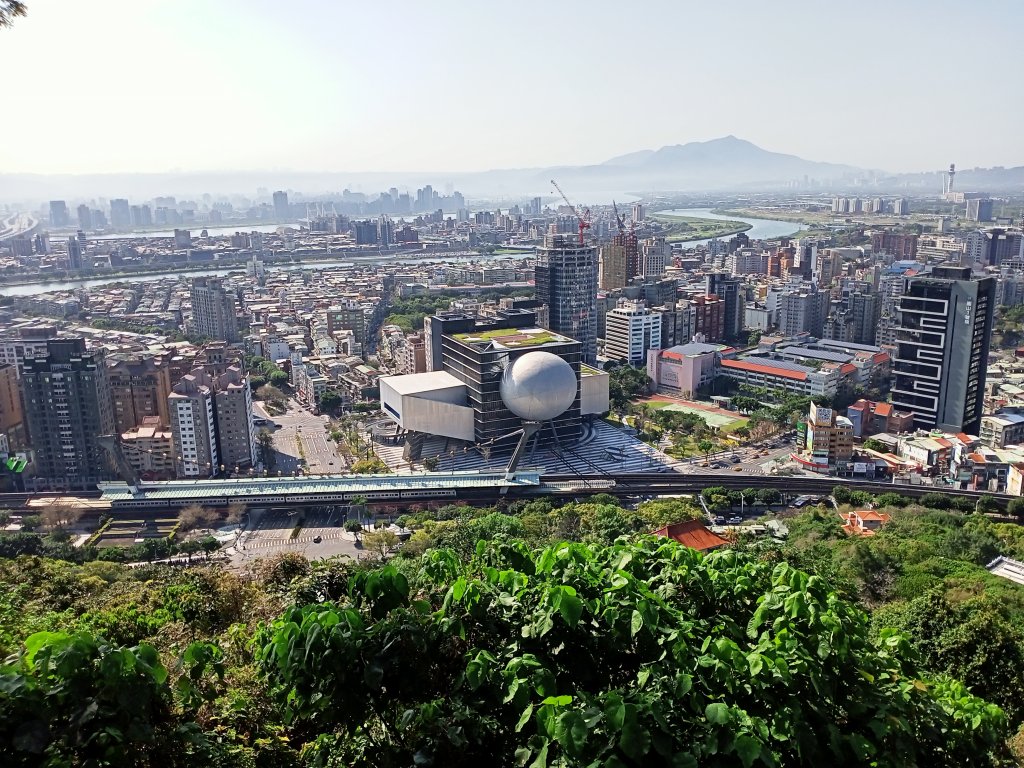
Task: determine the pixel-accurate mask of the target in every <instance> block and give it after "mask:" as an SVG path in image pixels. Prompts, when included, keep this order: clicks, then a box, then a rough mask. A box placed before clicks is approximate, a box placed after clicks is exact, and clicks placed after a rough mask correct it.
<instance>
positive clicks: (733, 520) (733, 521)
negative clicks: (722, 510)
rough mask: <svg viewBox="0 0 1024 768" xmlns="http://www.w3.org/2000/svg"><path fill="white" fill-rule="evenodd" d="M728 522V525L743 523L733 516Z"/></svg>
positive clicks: (740, 518) (741, 519)
mask: <svg viewBox="0 0 1024 768" xmlns="http://www.w3.org/2000/svg"><path fill="white" fill-rule="evenodd" d="M728 522H729V525H739V524H740V523H742V522H743V518H742V517H739V516H737V515H733V516H732V517H730V518H729V521H728Z"/></svg>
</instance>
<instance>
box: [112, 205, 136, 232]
mask: <svg viewBox="0 0 1024 768" xmlns="http://www.w3.org/2000/svg"><path fill="white" fill-rule="evenodd" d="M110 226H111V227H113V228H114V229H120V230H125V229H131V226H132V214H131V206H130V205H128V201H127V200H125V199H123V198H116V199H114V200H111V201H110Z"/></svg>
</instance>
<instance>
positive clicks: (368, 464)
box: [352, 456, 390, 475]
mask: <svg viewBox="0 0 1024 768" xmlns="http://www.w3.org/2000/svg"><path fill="white" fill-rule="evenodd" d="M389 471H390V470H389V469H388V465H387V464H385V463H384V462H383V461H381V460H380V459H379V458H377V457H376V456H373V457H372V458H369V459H360V460H359V461H357V462H356V463H355V464H353V465H352V472H353V473H354V474H357V475H379V474H384V473H386V472H389Z"/></svg>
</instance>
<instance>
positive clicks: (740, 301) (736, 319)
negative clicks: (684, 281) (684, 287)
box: [704, 272, 747, 341]
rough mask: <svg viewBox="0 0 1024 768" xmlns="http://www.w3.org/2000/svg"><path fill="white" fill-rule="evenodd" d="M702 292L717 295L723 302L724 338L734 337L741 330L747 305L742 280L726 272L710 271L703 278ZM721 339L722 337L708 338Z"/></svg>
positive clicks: (737, 335)
mask: <svg viewBox="0 0 1024 768" xmlns="http://www.w3.org/2000/svg"><path fill="white" fill-rule="evenodd" d="M704 293H705V295H707V296H718V297H719V298H720V299H722V301H724V302H725V308H724V313H725V314H724V321H723V322H724V323H725V325H724V326H723V329H722V330H723V333H724V334H725V337H724V338H726V339H735V338H738V337H739V335H740V331H742V330H743V320H744V317H743V310H744V309H745V308H746V306H747V301H746V296H745V295H744V293H743V281H742V280H740V279H738V278H735V277H733V276H732V275H730V274H729V273H728V272H712V273H710V274H709V275H708V276H707V277H706V278H705V279H704ZM709 340H710V341H721V340H722V339H720V338H719V339H709Z"/></svg>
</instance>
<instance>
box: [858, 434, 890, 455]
mask: <svg viewBox="0 0 1024 768" xmlns="http://www.w3.org/2000/svg"><path fill="white" fill-rule="evenodd" d="M864 447H865V448H866V449H868V450H869V451H877V452H878V453H888V452H889V449H888V448H887V447H886V445H885V443H883V442H882V441H881V440H875V438H873V437H869V438H868V439H867V440H865V441H864Z"/></svg>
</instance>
